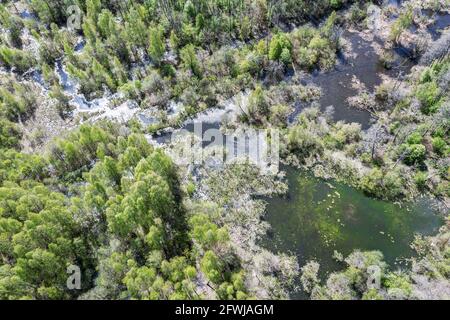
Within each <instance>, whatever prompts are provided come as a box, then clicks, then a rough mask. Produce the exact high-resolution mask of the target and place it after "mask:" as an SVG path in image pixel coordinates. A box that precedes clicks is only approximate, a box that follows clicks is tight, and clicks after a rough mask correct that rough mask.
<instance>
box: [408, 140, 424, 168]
mask: <svg viewBox="0 0 450 320" xmlns="http://www.w3.org/2000/svg"><path fill="white" fill-rule="evenodd" d="M402 151H403V155H404V159H403V161H404V162H405V163H406V164H407V165H410V166H412V165H415V164H420V163H422V162H423V161H424V160H425V158H426V154H427V150H426V148H425V146H424V145H423V144H409V145H403V146H402Z"/></svg>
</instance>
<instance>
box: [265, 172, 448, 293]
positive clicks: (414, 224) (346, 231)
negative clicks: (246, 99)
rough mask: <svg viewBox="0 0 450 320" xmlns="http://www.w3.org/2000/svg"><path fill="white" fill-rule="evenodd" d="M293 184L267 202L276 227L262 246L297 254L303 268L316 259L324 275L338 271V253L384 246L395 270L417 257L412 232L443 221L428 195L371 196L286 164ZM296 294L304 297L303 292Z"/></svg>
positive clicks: (431, 229) (421, 231)
mask: <svg viewBox="0 0 450 320" xmlns="http://www.w3.org/2000/svg"><path fill="white" fill-rule="evenodd" d="M283 170H285V171H286V173H287V180H288V183H289V193H288V195H287V196H286V197H280V198H269V199H264V200H266V201H267V202H268V206H267V216H266V220H267V221H268V222H269V223H270V225H271V226H272V230H271V232H270V234H269V235H267V236H266V238H265V239H263V241H262V245H263V246H264V247H266V248H267V249H269V250H271V251H273V252H279V253H293V254H295V255H296V256H297V257H298V261H299V264H300V266H303V265H304V264H305V263H306V262H307V261H309V260H312V259H315V260H316V261H318V262H319V263H320V265H321V268H320V269H321V277H322V278H324V276H325V275H326V274H329V273H330V272H333V271H337V270H340V269H341V268H342V266H343V265H342V263H339V262H337V261H336V260H334V259H333V253H334V251H335V250H336V251H338V252H339V253H342V254H343V255H344V256H346V255H348V254H350V253H351V252H352V251H353V250H355V249H360V250H380V251H381V252H383V254H384V256H385V260H386V262H387V263H388V264H390V266H391V267H392V268H394V269H395V267H401V266H402V265H405V264H406V263H407V261H406V260H405V259H406V258H409V257H411V256H414V252H413V250H412V249H411V247H410V243H411V242H412V240H413V238H414V234H416V233H419V234H423V235H430V234H434V233H436V232H437V231H438V229H439V227H440V226H441V225H442V223H443V219H442V218H441V217H440V216H439V215H437V214H436V213H435V211H434V210H433V209H432V205H431V200H428V199H426V198H423V199H420V200H418V201H417V202H416V203H405V204H402V205H401V206H400V205H397V204H393V203H391V202H386V201H381V200H376V199H372V198H369V197H367V196H365V195H364V194H363V193H362V192H360V191H358V190H356V189H354V188H351V187H348V186H346V185H344V184H341V183H337V182H333V181H330V182H327V181H324V180H322V179H318V178H315V177H313V176H312V175H310V174H308V173H306V172H304V171H301V170H296V169H294V168H291V167H285V168H283ZM292 298H296V299H302V298H306V296H305V294H304V293H303V292H301V291H298V292H292Z"/></svg>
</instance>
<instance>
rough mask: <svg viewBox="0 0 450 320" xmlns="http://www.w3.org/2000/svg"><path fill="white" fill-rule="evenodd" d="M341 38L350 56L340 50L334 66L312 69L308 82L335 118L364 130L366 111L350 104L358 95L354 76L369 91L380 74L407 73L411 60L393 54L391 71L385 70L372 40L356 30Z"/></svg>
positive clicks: (368, 118)
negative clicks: (394, 63)
mask: <svg viewBox="0 0 450 320" xmlns="http://www.w3.org/2000/svg"><path fill="white" fill-rule="evenodd" d="M343 36H344V38H345V39H346V40H347V41H349V42H350V43H351V46H352V49H353V50H352V53H353V55H351V56H347V55H346V54H345V53H343V52H339V53H338V57H337V58H338V59H337V65H336V67H335V68H334V70H332V71H329V72H315V73H314V74H313V75H312V76H310V77H309V78H308V79H307V81H309V82H312V83H314V84H316V85H318V86H320V87H321V88H322V97H321V99H320V101H319V103H320V105H321V107H322V109H323V110H324V109H325V108H327V107H328V106H334V109H335V120H336V121H340V120H344V121H346V122H357V123H360V124H361V126H362V128H363V129H368V128H369V127H370V125H371V115H370V113H369V112H368V111H366V110H361V109H357V108H355V107H351V106H350V105H349V103H348V100H347V99H348V98H350V97H352V96H355V95H357V94H358V90H357V89H356V88H354V87H353V86H352V82H353V80H354V79H357V80H359V81H361V83H362V84H363V85H364V86H365V88H366V89H367V90H368V91H369V92H373V90H374V89H375V87H376V86H377V85H379V84H381V81H382V80H381V74H382V73H385V74H388V75H391V76H394V77H395V76H397V75H398V74H400V72H407V71H408V70H409V69H410V68H411V67H412V65H413V64H412V63H411V62H407V63H404V61H406V60H407V59H406V58H405V57H402V56H400V55H397V56H396V61H398V63H397V64H396V65H395V66H394V68H393V69H391V70H386V69H384V68H383V67H382V66H381V64H380V59H379V56H378V54H377V53H376V52H375V49H374V48H373V46H372V43H371V42H369V41H366V40H364V39H363V38H361V36H359V35H358V34H357V33H352V32H348V31H346V32H345V33H344V35H343Z"/></svg>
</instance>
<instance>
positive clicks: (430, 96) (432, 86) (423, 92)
mask: <svg viewBox="0 0 450 320" xmlns="http://www.w3.org/2000/svg"><path fill="white" fill-rule="evenodd" d="M416 96H417V99H419V101H420V103H421V104H422V112H423V113H425V114H430V113H434V112H435V111H436V110H437V108H438V102H439V96H440V89H439V87H438V85H437V84H436V83H435V82H426V83H424V84H421V85H419V86H418V87H417V91H416Z"/></svg>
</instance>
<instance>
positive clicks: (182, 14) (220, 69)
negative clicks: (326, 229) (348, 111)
mask: <svg viewBox="0 0 450 320" xmlns="http://www.w3.org/2000/svg"><path fill="white" fill-rule="evenodd" d="M386 2H388V1H384V2H383V1H375V0H374V1H362V0H361V1H357V0H355V1H352V0H316V1H306V0H115V1H104V0H103V1H102V0H86V1H85V0H30V1H25V0H20V1H15V0H10V1H1V2H0V29H1V35H0V299H2V300H3V299H4V300H15V299H178V300H183V299H254V298H261V299H287V298H289V297H290V292H291V291H292V290H294V289H293V288H294V287H295V285H296V284H298V283H300V285H301V287H302V288H303V289H302V290H303V291H304V292H305V293H306V294H307V295H308V296H309V297H311V298H312V299H448V298H449V294H450V282H449V278H450V246H449V241H450V230H449V227H450V224H449V222H450V220H449V218H448V205H449V204H450V201H449V197H450V187H449V180H450V161H449V159H450V158H449V156H450V140H449V129H450V90H449V87H450V55H449V43H450V34H449V31H448V26H447V30H444V31H442V30H441V31H440V33H439V38H437V37H436V38H437V39H432V38H431V36H430V39H429V42H428V43H427V45H424V44H423V43H422V42H421V41H422V40H421V39H420V37H419V39H418V38H414V37H413V36H412V34H414V32H416V33H418V32H419V31H421V30H425V31H426V30H427V28H430V26H432V23H431V22H430V20H432V19H437V17H440V16H447V17H448V14H449V11H450V4H449V3H448V1H445V0H440V1H430V2H429V4H428V3H427V4H422V3H421V1H414V0H412V1H403V4H401V5H400V6H389V5H388V4H386ZM374 12H378V15H377V16H375V15H374V14H373V13H374ZM430 12H431V14H432V15H431V16H430V17H432V18H429V17H428V16H427V14H429V13H430ZM391 16H392V17H394V18H392V19H391V18H390V17H391ZM374 17H375V18H374ZM374 19H375V20H376V19H378V20H376V23H378V24H379V25H381V27H380V29H381V31H380V35H379V39H372V41H373V43H375V44H374V45H373V46H374V47H375V48H376V50H378V51H377V54H378V56H379V61H378V62H377V66H378V67H379V69H380V70H381V69H382V70H383V71H380V73H381V72H386V74H388V75H391V74H390V73H389V72H396V71H395V70H396V69H399V70H400V69H401V68H402V67H403V65H405V64H411V65H414V66H411V68H410V69H408V70H407V71H405V72H404V73H406V76H405V74H402V73H401V72H399V73H396V74H395V75H393V76H391V77H387V76H386V77H387V78H388V79H385V78H383V79H381V80H380V81H379V83H377V84H376V86H375V87H374V89H373V90H371V89H368V88H364V87H361V86H360V87H358V89H355V94H354V95H353V96H352V97H350V98H349V99H348V104H349V106H350V107H352V108H354V110H358V112H365V114H367V115H368V116H369V117H371V121H372V122H371V123H370V128H369V129H365V128H362V124H361V123H357V122H352V121H342V120H341V121H336V120H335V118H334V117H333V113H334V112H338V111H339V110H338V109H339V107H340V106H339V105H335V106H334V109H335V110H336V111H334V112H333V110H332V109H330V108H326V109H324V107H327V106H326V105H321V104H320V101H321V100H320V99H321V97H323V95H324V90H325V89H326V88H321V87H320V86H319V85H317V84H316V83H313V81H309V80H308V79H310V77H314V76H317V75H319V76H320V75H325V76H326V75H327V73H328V72H330V73H332V72H333V71H334V70H336V68H337V67H339V63H340V61H342V60H343V59H342V55H345V54H348V56H351V53H352V50H353V51H354V50H356V45H353V46H352V44H350V43H349V41H348V40H345V39H344V38H345V36H344V33H345V32H347V31H348V30H350V31H352V32H354V33H358V34H359V35H362V34H364V35H365V36H367V34H369V35H370V34H371V32H370V31H367V30H369V28H370V26H371V24H375V22H373V21H372V20H374ZM417 30H419V31H417ZM399 48H400V49H402V50H406V51H407V52H408V57H407V58H405V59H404V61H403V60H402V61H403V62H402V64H401V65H400V66H397V65H396V60H395V59H396V58H395V57H396V56H395V55H394V54H395V53H396V52H397V51H398V50H397V49H399ZM396 50H397V51H396ZM405 61H406V62H405ZM377 70H378V69H377ZM402 70H403V69H402ZM313 79H314V78H313ZM354 82H355V83H356V82H357V81H354ZM355 86H356V85H355ZM239 95H245V97H246V99H242V100H239V99H237V98H236V97H237V96H239ZM105 100H106V101H107V103H105V104H102V103H103V101H105ZM80 101H81V102H80ZM229 101H233V103H234V104H235V105H237V106H238V108H236V109H238V111H234V112H237V116H236V117H235V119H232V120H230V121H228V122H226V121H223V123H221V127H222V129H223V130H226V129H236V128H237V129H239V128H240V129H249V128H259V129H262V128H272V129H277V130H279V132H280V134H281V136H280V142H281V150H280V152H281V158H282V162H283V164H284V165H290V166H295V167H297V168H302V169H304V170H308V171H311V172H313V173H314V174H315V175H316V176H317V177H321V178H324V179H335V180H338V181H341V182H344V183H346V184H347V185H350V186H352V187H354V188H356V189H358V190H361V191H362V192H364V194H366V195H367V196H368V197H372V198H376V199H382V200H384V201H392V202H402V201H409V200H411V199H415V198H418V197H419V196H423V195H426V196H428V197H433V199H436V201H437V202H438V203H439V204H440V210H439V211H440V214H441V215H442V216H443V219H444V220H445V222H444V225H443V226H442V227H441V228H440V229H439V231H438V234H435V235H432V236H421V235H416V237H415V240H414V242H413V243H412V244H411V245H412V246H413V247H414V249H415V251H416V252H417V255H416V256H415V257H413V258H412V260H411V261H410V263H409V264H408V265H407V266H406V267H403V268H402V269H397V270H396V269H395V268H393V267H392V266H389V265H388V264H387V263H386V262H385V261H384V258H383V253H382V252H379V251H360V250H357V249H359V248H357V247H355V248H354V249H355V251H354V252H352V253H349V254H348V255H347V254H346V256H347V257H344V256H340V257H338V258H339V260H340V262H341V263H342V265H343V266H342V270H340V271H337V272H333V273H331V274H328V275H326V277H323V276H322V275H320V274H319V270H320V261H315V260H313V261H298V259H297V258H296V257H294V256H292V255H289V254H285V253H276V252H269V251H268V250H266V249H264V248H263V247H262V246H261V245H260V243H259V240H260V239H261V238H263V237H264V235H265V234H266V233H267V231H268V230H269V229H270V226H268V225H267V223H266V222H265V220H264V218H263V217H264V214H265V213H264V212H265V204H264V201H263V200H261V199H260V198H259V196H261V195H263V196H268V197H270V196H272V195H274V194H282V193H283V192H286V189H287V187H288V186H287V185H286V184H285V182H284V181H283V175H282V174H275V175H273V176H267V175H265V174H263V173H261V172H260V171H259V170H258V169H257V168H256V167H255V166H252V165H249V164H248V163H245V164H240V163H238V164H231V165H226V166H225V167H224V168H221V169H214V168H213V169H211V168H207V167H206V166H205V167H203V166H202V165H200V166H199V167H195V168H193V167H192V166H182V165H178V164H177V163H176V161H174V158H173V153H174V152H175V151H176V148H177V147H178V146H177V145H176V143H173V144H172V145H171V144H166V145H161V144H158V143H155V139H154V137H155V136H158V135H160V134H162V133H163V132H167V131H168V130H175V129H178V128H180V127H183V125H184V124H185V123H186V121H189V120H191V119H193V118H195V117H197V116H198V115H201V114H202V113H204V112H205V111H206V112H207V111H208V110H212V109H214V108H217V106H220V105H223V104H224V102H229ZM236 101H238V102H236ZM131 104H132V105H133V108H131V107H130V108H128V107H127V106H129V105H131ZM174 105H175V106H182V107H181V108H180V110H174V109H176V108H174ZM299 105H301V110H297V109H298V108H299ZM124 106H125V107H127V108H126V109H123V108H125V107H124ZM305 106H307V107H305ZM121 110H126V112H124V114H125V113H126V114H127V115H130V116H128V118H126V119H125V116H124V115H122V114H120V116H117V117H111V118H109V117H108V113H111V114H117V113H120V112H121ZM295 111H299V112H295ZM355 112H356V111H355ZM142 114H145V115H146V117H148V118H150V119H151V121H147V122H145V121H140V120H139V119H140V118H139V116H140V115H142ZM293 115H294V116H293ZM119 120H120V121H119ZM338 256H339V255H338ZM70 266H77V267H78V268H79V269H80V270H81V276H80V279H81V287H80V288H78V290H73V289H70V288H69V287H68V285H67V280H68V277H69V274H68V273H67V270H68V268H69V267H70ZM374 266H376V267H378V268H379V270H381V274H380V279H381V280H380V281H381V282H380V284H379V286H378V287H377V288H375V287H370V286H369V285H368V282H369V279H370V277H371V275H372V274H371V268H373V267H374Z"/></svg>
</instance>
